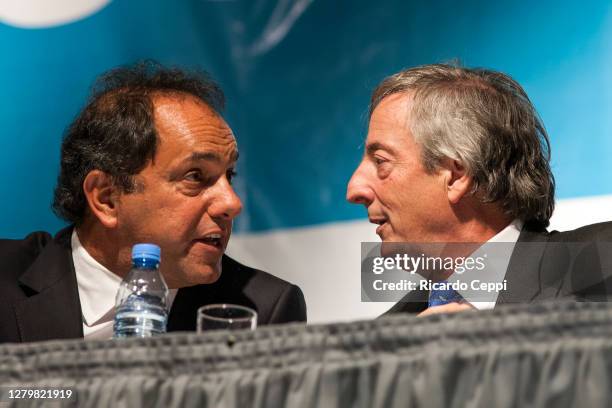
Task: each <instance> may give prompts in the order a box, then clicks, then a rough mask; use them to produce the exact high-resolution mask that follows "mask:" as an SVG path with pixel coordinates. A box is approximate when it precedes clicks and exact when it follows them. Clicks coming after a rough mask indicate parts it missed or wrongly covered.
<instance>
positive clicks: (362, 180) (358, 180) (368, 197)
mask: <svg viewBox="0 0 612 408" xmlns="http://www.w3.org/2000/svg"><path fill="white" fill-rule="evenodd" d="M346 199H347V200H348V201H350V202H351V203H353V204H363V205H365V206H366V207H367V206H369V205H370V204H372V202H373V201H374V191H373V190H372V188H371V186H370V185H369V183H368V178H367V177H366V174H365V168H364V165H363V162H362V163H361V164H360V165H359V167H357V169H356V170H355V172H354V173H353V176H352V177H351V179H350V180H349V183H348V186H347V189H346Z"/></svg>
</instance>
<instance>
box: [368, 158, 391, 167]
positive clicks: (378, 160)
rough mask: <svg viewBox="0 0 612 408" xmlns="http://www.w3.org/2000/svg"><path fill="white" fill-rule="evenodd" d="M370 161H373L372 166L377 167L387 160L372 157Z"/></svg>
mask: <svg viewBox="0 0 612 408" xmlns="http://www.w3.org/2000/svg"><path fill="white" fill-rule="evenodd" d="M372 160H374V164H376V165H377V166H378V165H381V164H383V163H387V162H388V160H387V159H383V158H382V157H378V156H373V158H372Z"/></svg>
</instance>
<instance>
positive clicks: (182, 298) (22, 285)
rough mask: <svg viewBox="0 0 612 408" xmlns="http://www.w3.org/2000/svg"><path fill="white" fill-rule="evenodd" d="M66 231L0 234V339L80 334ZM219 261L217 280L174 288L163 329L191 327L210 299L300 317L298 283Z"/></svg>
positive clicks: (268, 315) (268, 314)
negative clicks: (23, 235)
mask: <svg viewBox="0 0 612 408" xmlns="http://www.w3.org/2000/svg"><path fill="white" fill-rule="evenodd" d="M71 232H72V228H67V229H64V230H62V231H60V232H59V233H58V234H57V236H56V237H55V238H52V237H51V236H50V235H49V234H48V233H46V232H35V233H32V234H30V235H28V236H27V237H26V238H25V239H23V240H0V343H1V342H29V341H39V340H50V339H69V338H79V337H83V323H82V314H81V304H80V301H79V293H78V288H77V280H76V274H75V271H74V264H73V262H72V251H71V246H70V236H71ZM222 262H223V266H222V274H221V277H220V278H219V280H218V281H217V282H215V283H213V284H209V285H196V286H192V287H187V288H181V289H179V290H178V292H177V294H176V297H175V299H174V303H173V305H172V309H171V310H170V315H169V317H168V331H183V330H187V331H191V330H195V328H196V311H197V309H198V308H199V307H200V306H203V305H207V304H212V303H233V304H238V305H243V306H248V307H250V308H253V309H255V310H256V311H257V313H258V324H259V325H266V324H274V323H287V322H295V321H297V322H303V321H306V304H305V302H304V296H303V294H302V291H301V290H300V288H298V287H297V286H295V285H292V284H290V283H288V282H286V281H284V280H282V279H279V278H277V277H274V276H272V275H270V274H268V273H266V272H262V271H259V270H256V269H252V268H249V267H247V266H244V265H241V264H240V263H238V262H236V261H235V260H233V259H231V258H230V257H228V256H223V261H222Z"/></svg>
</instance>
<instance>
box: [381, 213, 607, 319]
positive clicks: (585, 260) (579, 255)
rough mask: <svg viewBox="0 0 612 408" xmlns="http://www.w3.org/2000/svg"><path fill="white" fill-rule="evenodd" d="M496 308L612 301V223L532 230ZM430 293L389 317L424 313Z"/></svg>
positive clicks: (414, 296) (520, 244)
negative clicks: (559, 301)
mask: <svg viewBox="0 0 612 408" xmlns="http://www.w3.org/2000/svg"><path fill="white" fill-rule="evenodd" d="M506 280H507V290H506V291H503V292H500V294H499V297H498V298H497V302H496V306H497V305H500V304H505V303H529V302H536V301H540V300H546V299H554V298H561V297H568V298H573V299H575V300H578V301H606V300H610V299H609V298H610V297H611V296H612V222H604V223H600V224H593V225H587V226H585V227H582V228H578V229H576V230H573V231H565V232H558V231H553V232H548V231H546V230H537V229H535V228H533V227H531V226H530V225H528V224H526V225H525V226H524V227H523V230H522V231H521V235H520V236H519V239H518V241H517V245H516V246H515V249H514V251H513V252H512V256H511V257H510V262H509V264H508V269H507V271H506ZM428 299H429V292H428V291H423V290H414V291H412V292H410V293H408V294H407V295H406V296H404V298H403V299H402V301H400V302H398V303H396V304H395V305H394V306H393V307H392V308H391V309H389V310H388V311H387V312H385V313H384V315H388V314H394V313H420V312H422V311H424V310H425V309H427V305H428Z"/></svg>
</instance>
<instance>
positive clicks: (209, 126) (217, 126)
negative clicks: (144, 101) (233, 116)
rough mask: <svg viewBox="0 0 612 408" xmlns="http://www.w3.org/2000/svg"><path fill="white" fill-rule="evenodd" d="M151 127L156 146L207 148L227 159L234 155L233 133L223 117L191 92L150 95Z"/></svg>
mask: <svg viewBox="0 0 612 408" xmlns="http://www.w3.org/2000/svg"><path fill="white" fill-rule="evenodd" d="M153 111H154V121H155V127H156V130H157V133H158V136H159V141H160V145H161V146H162V147H163V146H164V145H177V146H171V147H177V148H178V147H182V148H184V149H183V150H190V151H207V150H211V151H214V152H215V153H217V154H219V155H222V156H226V158H227V159H231V158H233V157H235V156H237V145H236V139H235V137H234V134H233V132H232V130H231V129H230V127H229V126H228V124H227V123H226V122H225V120H224V119H223V117H222V116H221V115H219V114H218V113H217V112H215V111H214V110H213V109H212V108H211V107H209V106H208V105H207V104H206V103H204V102H203V101H201V100H200V99H198V98H196V97H193V96H191V95H185V94H178V95H174V94H172V95H158V96H155V97H154V98H153Z"/></svg>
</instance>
